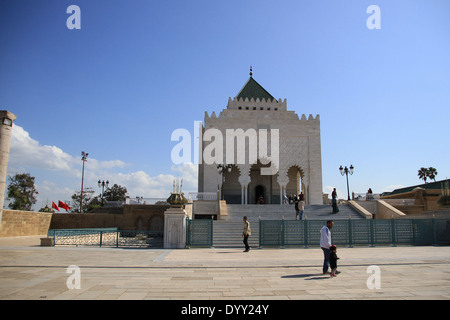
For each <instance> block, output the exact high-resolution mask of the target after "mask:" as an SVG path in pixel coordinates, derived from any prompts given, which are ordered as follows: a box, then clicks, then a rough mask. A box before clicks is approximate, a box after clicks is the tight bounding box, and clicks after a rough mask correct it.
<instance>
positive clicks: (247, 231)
mask: <svg viewBox="0 0 450 320" xmlns="http://www.w3.org/2000/svg"><path fill="white" fill-rule="evenodd" d="M243 220H244V229H243V230H242V237H243V238H244V245H245V250H244V252H249V251H250V246H249V245H248V237H249V236H250V235H251V234H252V231H251V229H250V222H249V221H248V220H247V217H244V219H243Z"/></svg>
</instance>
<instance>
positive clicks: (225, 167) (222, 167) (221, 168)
mask: <svg viewBox="0 0 450 320" xmlns="http://www.w3.org/2000/svg"><path fill="white" fill-rule="evenodd" d="M217 171H218V172H219V174H220V175H221V176H222V187H221V190H220V195H221V196H220V198H221V199H222V200H225V199H224V194H223V184H224V182H225V176H224V175H223V174H224V173H225V172H227V171H228V172H231V164H229V165H226V164H219V165H218V166H217Z"/></svg>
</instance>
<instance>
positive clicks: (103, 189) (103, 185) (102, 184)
mask: <svg viewBox="0 0 450 320" xmlns="http://www.w3.org/2000/svg"><path fill="white" fill-rule="evenodd" d="M105 186H106V189H108V186H109V181H108V180H106V182H105V180H103V181H100V180H98V187H99V188H102V207H103V193H104V192H105Z"/></svg>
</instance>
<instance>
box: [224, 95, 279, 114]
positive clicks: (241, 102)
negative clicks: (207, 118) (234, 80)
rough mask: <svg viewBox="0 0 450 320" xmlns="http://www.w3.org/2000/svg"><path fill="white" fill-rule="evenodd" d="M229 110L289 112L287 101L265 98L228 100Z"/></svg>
mask: <svg viewBox="0 0 450 320" xmlns="http://www.w3.org/2000/svg"><path fill="white" fill-rule="evenodd" d="M227 109H230V110H254V111H256V110H259V111H287V100H286V99H284V100H283V101H282V100H281V99H278V100H276V99H270V98H267V99H264V98H261V99H260V98H256V99H254V98H250V99H249V98H237V97H235V98H233V99H231V97H230V98H228V106H227Z"/></svg>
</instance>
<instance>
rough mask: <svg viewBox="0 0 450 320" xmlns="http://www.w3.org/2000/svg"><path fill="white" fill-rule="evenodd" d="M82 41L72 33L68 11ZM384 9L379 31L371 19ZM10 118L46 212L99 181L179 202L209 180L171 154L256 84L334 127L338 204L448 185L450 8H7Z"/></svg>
mask: <svg viewBox="0 0 450 320" xmlns="http://www.w3.org/2000/svg"><path fill="white" fill-rule="evenodd" d="M72 4H75V5H78V6H79V7H80V9H81V29H80V30H69V29H68V28H67V26H66V20H67V19H68V18H69V16H70V14H68V13H66V10H67V7H68V6H69V5H72ZM373 4H374V5H377V6H379V8H380V10H381V29H379V30H369V29H368V28H367V26H366V20H367V19H368V18H369V17H370V14H368V13H366V10H367V7H368V6H370V5H373ZM0 43H1V46H2V50H0V109H3V110H9V111H11V112H13V113H14V114H16V115H17V117H18V118H17V120H16V122H15V127H14V133H13V138H12V143H11V156H10V162H9V168H8V173H9V174H10V175H13V174H15V173H16V172H29V173H30V174H31V175H32V176H35V177H36V186H37V189H38V191H39V192H40V194H39V203H38V204H36V206H35V209H38V207H39V206H40V203H44V204H45V202H46V201H47V200H49V201H50V203H51V201H55V202H56V201H58V200H70V196H71V194H73V193H74V192H75V190H79V189H80V186H81V165H82V162H81V160H80V158H81V156H80V153H81V151H82V150H83V151H86V152H88V153H89V157H88V162H87V163H86V183H85V186H88V187H89V186H90V187H92V188H93V189H94V190H95V191H96V192H98V191H99V189H98V187H97V180H98V179H104V180H106V179H109V180H110V182H111V183H118V184H120V185H123V186H126V187H127V188H128V189H129V194H130V196H131V197H135V196H144V197H166V196H168V194H169V192H170V191H171V188H172V184H171V181H172V180H173V178H174V177H176V176H177V175H180V176H183V177H184V181H185V188H186V191H196V168H195V166H192V165H185V166H183V167H176V166H174V165H173V164H172V161H171V158H170V155H171V150H172V148H173V147H174V146H175V144H176V143H175V142H172V141H171V140H170V137H171V133H172V132H173V131H174V130H175V129H177V128H185V129H188V130H190V131H191V132H193V126H194V121H196V120H200V121H203V118H204V112H205V111H208V112H212V111H216V113H217V112H220V111H221V110H222V109H223V108H225V107H226V104H227V101H228V97H234V96H236V95H237V94H238V92H239V91H240V89H241V88H242V86H243V85H244V84H245V83H246V81H247V80H248V77H249V66H250V65H253V73H254V79H255V80H257V81H258V82H259V83H260V84H261V85H262V86H263V87H264V88H265V89H266V90H267V91H269V92H270V93H271V94H272V95H273V96H274V97H276V98H277V99H278V98H282V99H284V98H286V99H287V102H288V109H289V110H294V111H295V112H296V113H297V114H299V115H301V114H303V113H304V114H306V115H309V114H313V115H314V116H315V115H316V114H319V115H320V119H321V141H322V174H323V187H324V192H329V190H330V188H332V187H336V188H337V189H338V192H339V193H340V195H341V196H342V197H345V193H346V182H345V178H344V177H342V176H341V175H340V174H339V171H338V168H339V166H340V165H341V164H342V165H344V166H345V165H347V166H349V165H350V164H353V165H354V166H355V173H354V175H353V176H351V177H350V178H349V180H350V189H351V190H353V191H355V192H365V191H366V190H367V189H368V188H369V187H371V188H372V189H373V190H374V192H375V193H380V192H382V191H390V190H392V189H393V188H395V187H396V186H409V185H415V184H419V183H420V180H419V179H418V177H417V170H418V169H419V168H420V167H423V166H425V167H429V166H433V167H435V168H436V169H437V171H438V176H437V178H438V179H439V180H440V179H445V178H446V177H449V176H450V164H449V161H448V159H449V158H450V148H448V136H449V134H448V131H449V129H448V122H449V119H450V111H449V110H450V108H449V107H450V105H449V102H450V2H449V1H447V0H441V1H439V0H431V1H429V0H410V1H401V0H396V1H381V0H370V1H364V0H345V1H344V0H341V1H335V0H324V1H313V0H310V1H298V0H292V1H285V0H280V1H264V0H240V1H237V0H231V1H222V0H208V1H206V0H203V1H200V0H191V1H175V0H165V1H153V0H152V1H150V0H146V1H144V0H140V1H138V0H132V1H124V0H108V1H104V0H96V1H79V0H71V1H63V0H45V1H44V0H43V1H24V0H14V1H12V0H2V1H1V2H0Z"/></svg>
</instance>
